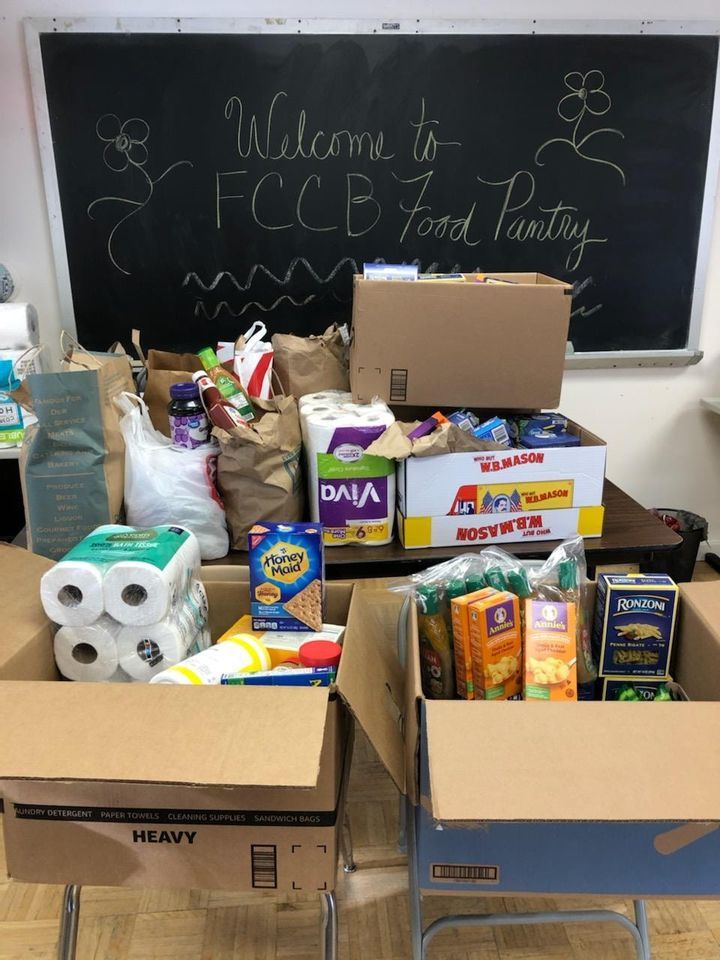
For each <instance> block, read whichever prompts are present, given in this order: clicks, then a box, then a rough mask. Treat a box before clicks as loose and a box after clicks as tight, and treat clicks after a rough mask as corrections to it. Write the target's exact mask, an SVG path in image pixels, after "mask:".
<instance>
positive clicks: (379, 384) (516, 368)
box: [350, 273, 572, 410]
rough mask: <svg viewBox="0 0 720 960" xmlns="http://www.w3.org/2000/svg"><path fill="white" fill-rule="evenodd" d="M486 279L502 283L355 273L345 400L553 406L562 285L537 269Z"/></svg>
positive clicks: (561, 345) (560, 357) (560, 356)
mask: <svg viewBox="0 0 720 960" xmlns="http://www.w3.org/2000/svg"><path fill="white" fill-rule="evenodd" d="M467 276H468V277H469V278H471V277H472V275H471V274H468V275H467ZM492 276H493V277H498V278H500V279H504V280H509V281H511V282H510V283H499V284H487V283H475V282H472V280H471V279H469V280H468V282H466V283H433V282H422V281H418V282H414V283H398V282H396V281H387V280H365V279H363V277H359V276H356V277H355V278H354V286H353V316H352V342H351V347H350V387H351V389H352V392H353V399H354V400H357V401H360V402H362V403H369V402H370V401H371V400H372V399H373V398H374V397H381V398H382V399H383V400H385V401H386V402H387V403H390V404H393V405H394V404H399V405H409V406H429V407H432V408H433V410H437V409H438V407H448V408H449V409H451V410H452V409H454V408H457V407H473V408H479V409H488V410H510V409H515V410H533V409H537V410H540V409H545V408H546V409H553V408H554V407H556V406H557V405H558V403H559V402H560V384H561V381H562V374H563V369H564V365H565V348H566V343H567V338H568V327H569V324H570V308H571V304H572V296H571V294H572V286H571V284H568V283H564V282H563V281H562V280H555V279H553V278H552V277H548V276H545V275H544V274H542V273H496V274H492Z"/></svg>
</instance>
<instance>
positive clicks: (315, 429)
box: [300, 402, 395, 546]
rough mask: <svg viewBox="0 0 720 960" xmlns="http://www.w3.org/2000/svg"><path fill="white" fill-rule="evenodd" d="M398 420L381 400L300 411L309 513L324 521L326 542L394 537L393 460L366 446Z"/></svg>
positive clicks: (368, 542) (376, 541) (372, 542)
mask: <svg viewBox="0 0 720 960" xmlns="http://www.w3.org/2000/svg"><path fill="white" fill-rule="evenodd" d="M394 419H395V418H394V416H393V414H392V412H391V410H390V409H389V408H388V407H387V406H386V405H385V404H384V403H381V402H379V403H374V404H354V405H352V408H348V406H347V405H345V406H340V407H338V408H336V410H335V411H334V412H331V413H325V412H312V411H302V412H301V414H300V422H301V426H302V433H303V443H304V446H305V453H306V458H307V473H308V492H309V500H310V516H311V519H312V520H313V521H315V522H319V523H322V524H323V526H324V533H323V538H324V541H325V543H326V544H328V545H343V544H346V543H362V544H366V545H376V546H379V545H381V544H384V543H390V542H391V541H392V536H393V526H394V518H395V464H394V462H393V461H391V460H387V459H385V458H384V457H366V456H365V454H364V450H365V449H366V448H367V447H369V446H370V444H371V443H372V442H373V441H374V440H376V439H377V438H378V437H379V436H380V435H381V434H382V433H383V432H384V431H385V430H386V429H387V427H388V426H390V424H391V423H393V422H394Z"/></svg>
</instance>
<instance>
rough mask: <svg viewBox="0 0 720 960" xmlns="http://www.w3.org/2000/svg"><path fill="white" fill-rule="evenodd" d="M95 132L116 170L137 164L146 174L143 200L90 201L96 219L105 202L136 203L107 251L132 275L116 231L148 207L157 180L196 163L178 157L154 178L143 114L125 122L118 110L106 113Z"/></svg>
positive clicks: (109, 241)
mask: <svg viewBox="0 0 720 960" xmlns="http://www.w3.org/2000/svg"><path fill="white" fill-rule="evenodd" d="M95 133H96V134H97V136H98V139H99V140H101V141H102V142H103V143H104V144H105V148H104V149H103V154H102V158H103V163H104V164H105V166H106V167H107V168H108V170H112V171H113V173H124V172H125V171H126V170H129V169H130V168H131V167H133V168H134V169H135V170H138V171H139V172H140V173H141V174H142V177H143V180H144V183H143V189H144V191H145V196H144V197H143V198H142V199H141V200H133V199H132V198H131V197H117V196H107V197H98V199H97V200H93V202H92V203H91V204H89V205H88V208H87V214H88V216H89V217H90V219H91V220H94V219H95V218H94V216H93V213H92V211H93V210H94V209H95V208H96V207H97V206H98V204H101V203H108V202H113V203H122V204H126V205H127V206H130V207H132V210H130V211H129V213H126V214H124V216H121V217H120V219H119V220H118V221H117V222H116V223H115V225H114V226H113V228H112V230H111V231H110V235H109V236H108V239H107V252H108V257H109V258H110V262H111V263H112V265H113V266H114V267H116V268H117V269H118V270H119V271H120V273H124V274H125V275H126V276H128V277H129V276H130V275H131V274H130V271H129V270H126V269H125V268H124V267H121V266H120V264H119V263H118V262H117V260H116V258H115V252H114V250H113V241H114V239H115V234H116V232H117V230H118V228H119V227H121V226H122V224H123V223H126V222H127V221H128V220H129V219H130V218H131V217H134V216H135V215H136V214H137V213H139V212H140V211H141V210H142V209H144V208H145V207H146V206H147V205H148V203H150V200H151V198H152V195H153V193H154V192H155V186H156V184H158V183H160V181H161V180H162V179H163V178H164V177H166V176H167V175H168V174H169V173H170V171H171V170H174V169H175V168H176V167H182V166H188V167H192V163H191V162H190V160H178V161H177V162H176V163H172V164H170V166H169V167H168V168H167V169H166V170H164V171H163V173H161V174H160V176H159V177H155V178H154V179H153V178H152V177H151V176H150V174H149V173H148V172H147V170H146V169H145V164H146V163H147V162H148V159H149V157H150V154H149V151H148V148H147V146H146V144H147V141H148V139H149V138H150V125H149V124H148V123H147V122H146V121H145V120H143V119H142V118H141V117H130V119H129V120H125V122H124V123H121V122H120V118H119V117H118V116H117V115H116V114H114V113H106V114H103V116H102V117H100V118H99V120H98V121H97V123H96V124H95Z"/></svg>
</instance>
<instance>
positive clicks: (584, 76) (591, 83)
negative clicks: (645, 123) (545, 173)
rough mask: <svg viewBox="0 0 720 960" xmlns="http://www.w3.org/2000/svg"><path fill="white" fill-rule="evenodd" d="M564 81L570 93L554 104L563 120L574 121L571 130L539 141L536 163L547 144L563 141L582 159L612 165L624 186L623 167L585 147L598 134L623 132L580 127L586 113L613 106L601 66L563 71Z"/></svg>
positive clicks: (602, 112) (596, 114)
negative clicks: (541, 141) (559, 135)
mask: <svg viewBox="0 0 720 960" xmlns="http://www.w3.org/2000/svg"><path fill="white" fill-rule="evenodd" d="M563 82H564V84H565V87H566V88H567V89H568V90H569V91H570V93H566V94H565V95H564V96H563V97H561V98H560V100H559V102H558V105H557V113H558V116H559V117H560V119H561V120H564V121H565V123H572V124H573V129H572V134H571V136H570V137H554V138H553V139H552V140H546V141H545V143H542V144H540V146H539V147H538V148H537V150H536V151H535V163H537V165H538V166H539V167H542V166H543V164H542V163H541V162H540V156H541V154H542V153H543V151H544V150H545V148H546V147H549V146H550V144H552V143H566V144H567V145H568V146H569V147H572V149H573V150H574V151H575V153H576V154H577V155H578V156H579V157H582V158H583V160H589V161H590V162H591V163H601V164H603V166H606V167H612V169H613V170H617V172H618V173H619V174H620V178H621V180H622V182H623V186H624V185H625V172H624V171H623V169H622V168H621V167H619V166H618V165H617V164H616V163H613V162H612V160H607V159H605V158H604V157H598V156H596V155H595V151H594V150H593V152H592V153H589V152H588V151H587V149H586V144H588V143H589V142H590V141H591V140H592V139H593V138H594V137H598V136H600V135H601V134H610V135H612V136H616V137H620V138H621V139H622V140H624V139H625V134H624V133H622V131H621V130H617V129H616V128H615V127H598V128H596V129H595V130H590V131H588V132H587V133H585V132H584V130H583V131H581V129H580V127H581V125H582V126H583V127H584V128H585V127H587V123H588V121H586V122H585V123H584V124H583V121H584V120H586V117H602V116H604V115H605V114H606V113H607V112H608V111H609V110H610V108H611V107H612V100H611V99H610V95H609V94H608V93H607V91H606V90H605V75H604V73H603V72H602V71H601V70H589V71H588V72H587V73H580V72H579V71H577V70H573V71H571V72H570V73H566V74H565V77H564V78H563ZM590 122H592V121H590Z"/></svg>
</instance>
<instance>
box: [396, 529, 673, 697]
mask: <svg viewBox="0 0 720 960" xmlns="http://www.w3.org/2000/svg"><path fill="white" fill-rule="evenodd" d="M390 589H391V590H394V591H398V592H405V593H409V594H410V595H412V596H413V598H414V602H415V604H416V606H417V617H418V634H419V642H420V651H419V653H420V666H421V674H422V685H423V692H424V694H425V696H426V697H428V698H429V699H453V698H455V697H458V698H461V699H464V700H539V701H552V700H555V701H560V702H563V703H567V702H571V701H575V700H593V699H602V700H660V701H662V700H669V699H672V698H671V695H670V693H669V691H668V686H667V685H668V683H669V682H670V681H671V676H670V671H671V656H672V649H673V638H674V631H675V622H676V617H677V602H678V600H677V597H678V588H677V586H676V585H675V584H674V583H673V582H672V580H671V579H670V578H669V577H666V576H664V575H640V574H626V575H616V574H602V575H601V576H600V577H599V580H598V583H597V602H596V603H595V593H596V590H595V584H594V583H590V582H588V581H587V580H586V565H585V555H584V549H583V542H582V539H581V538H580V537H577V538H574V539H572V540H568V541H565V542H564V543H562V544H561V545H560V546H559V547H558V548H556V549H555V550H554V551H553V552H552V554H551V555H550V557H549V558H548V559H547V560H546V561H545V562H542V563H541V562H539V561H538V562H532V561H530V562H527V561H525V562H523V561H520V560H518V559H516V558H515V557H513V556H512V555H511V554H510V553H507V552H506V551H504V550H502V549H501V548H499V547H488V548H487V549H485V550H483V551H481V552H480V553H476V554H466V555H463V556H460V557H457V558H455V559H453V560H449V561H447V562H445V563H442V564H439V565H437V566H435V567H430V568H428V569H427V570H425V571H423V572H422V573H419V574H416V575H414V576H413V577H412V578H410V580H408V581H400V582H397V583H394V584H393V585H391V587H390Z"/></svg>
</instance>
